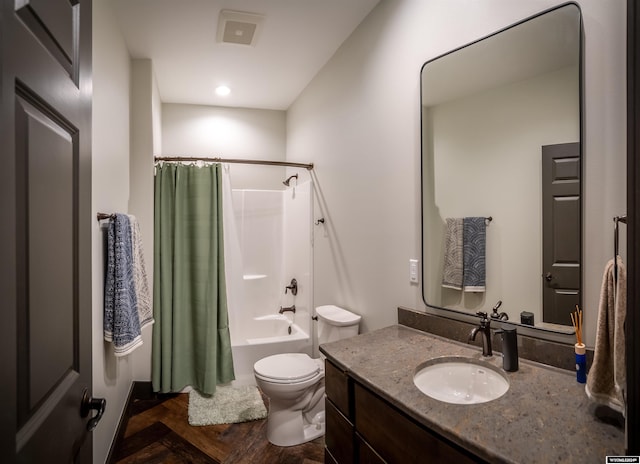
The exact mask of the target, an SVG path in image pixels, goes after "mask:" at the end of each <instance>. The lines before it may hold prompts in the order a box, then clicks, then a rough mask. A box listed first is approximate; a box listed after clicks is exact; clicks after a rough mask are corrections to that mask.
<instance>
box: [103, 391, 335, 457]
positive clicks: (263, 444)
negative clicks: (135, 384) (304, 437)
mask: <svg viewBox="0 0 640 464" xmlns="http://www.w3.org/2000/svg"><path fill="white" fill-rule="evenodd" d="M265 403H266V400H265ZM188 405H189V395H188V394H175V395H161V396H159V397H155V398H152V399H148V400H134V401H133V403H132V404H131V405H130V408H129V411H130V412H129V417H128V419H126V420H127V422H126V428H125V432H124V435H123V437H122V439H121V440H119V443H117V444H116V446H115V448H114V451H113V453H112V459H111V463H113V464H115V463H117V464H132V463H144V464H152V463H170V464H173V463H194V464H200V463H202V464H205V463H211V464H262V463H264V464H321V463H323V462H324V437H321V438H318V439H316V440H314V441H311V442H308V443H304V444H302V445H298V446H290V447H278V446H275V445H272V444H271V443H269V441H268V440H267V435H266V434H267V421H266V419H263V420H258V421H252V422H244V423H240V424H223V425H209V426H203V427H193V426H191V425H189V422H188Z"/></svg>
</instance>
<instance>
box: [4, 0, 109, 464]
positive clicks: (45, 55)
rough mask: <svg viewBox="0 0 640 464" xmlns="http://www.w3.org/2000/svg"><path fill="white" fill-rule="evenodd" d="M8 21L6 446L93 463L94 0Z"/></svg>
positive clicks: (25, 9)
mask: <svg viewBox="0 0 640 464" xmlns="http://www.w3.org/2000/svg"><path fill="white" fill-rule="evenodd" d="M0 21H1V24H0V31H1V38H0V40H1V41H2V42H1V45H2V61H1V63H0V66H1V70H2V95H1V98H0V103H1V108H2V110H1V111H2V114H1V127H0V130H1V131H2V132H1V133H2V146H1V148H0V149H1V152H0V156H1V163H0V198H2V200H1V201H2V211H1V212H2V216H1V220H0V253H1V259H0V295H1V296H0V305H1V307H2V320H1V322H0V343H1V345H0V347H1V353H2V356H1V358H2V361H1V363H2V371H1V372H2V391H1V392H0V396H1V397H2V412H1V413H0V417H2V419H0V421H1V422H0V424H1V425H2V443H1V445H2V448H1V449H0V454H1V455H2V460H3V462H12V461H14V460H15V461H17V462H29V463H45V462H47V463H62V462H65V463H66V462H73V461H76V462H91V453H92V449H91V434H90V433H89V432H88V430H87V425H88V422H89V421H90V419H91V417H92V416H93V415H94V414H95V412H91V411H90V410H89V409H88V408H85V409H84V410H83V408H82V402H83V396H84V397H85V406H87V405H90V403H89V402H88V401H87V400H88V399H89V398H90V396H91V332H92V331H91V328H92V326H91V226H92V225H93V223H92V221H91V138H90V134H91V2H90V1H85V0H82V1H80V0H2V11H1V12H0ZM92 405H93V406H96V405H97V403H96V402H95V401H94V402H93V404H92Z"/></svg>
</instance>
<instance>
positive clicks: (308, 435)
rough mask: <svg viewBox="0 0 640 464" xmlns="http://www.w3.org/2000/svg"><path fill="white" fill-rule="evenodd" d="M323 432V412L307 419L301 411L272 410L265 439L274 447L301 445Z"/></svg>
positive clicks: (321, 434) (324, 427)
mask: <svg viewBox="0 0 640 464" xmlns="http://www.w3.org/2000/svg"><path fill="white" fill-rule="evenodd" d="M309 419H310V420H309ZM325 430H326V425H325V414H324V411H321V412H319V413H317V414H316V415H315V416H313V418H307V417H306V416H304V415H303V413H302V411H295V412H294V411H283V410H280V411H278V410H276V411H274V410H273V409H272V410H271V411H269V417H268V418H267V439H268V440H269V442H270V443H271V444H273V445H276V446H295V445H301V444H302V443H306V442H308V441H311V440H315V439H316V438H319V437H321V436H323V435H324V433H325Z"/></svg>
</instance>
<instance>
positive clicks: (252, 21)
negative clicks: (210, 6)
mask: <svg viewBox="0 0 640 464" xmlns="http://www.w3.org/2000/svg"><path fill="white" fill-rule="evenodd" d="M263 19H264V16H262V15H259V14H254V13H243V12H241V11H231V10H222V11H220V19H219V20H218V37H217V40H218V42H223V43H232V44H239V45H252V46H253V45H255V43H256V40H257V37H258V34H259V33H260V28H261V26H262V21H263Z"/></svg>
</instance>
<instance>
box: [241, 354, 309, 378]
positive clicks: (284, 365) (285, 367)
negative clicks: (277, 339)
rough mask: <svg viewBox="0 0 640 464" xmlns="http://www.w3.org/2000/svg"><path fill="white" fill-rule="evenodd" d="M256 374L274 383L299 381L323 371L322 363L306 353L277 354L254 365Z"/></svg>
mask: <svg viewBox="0 0 640 464" xmlns="http://www.w3.org/2000/svg"><path fill="white" fill-rule="evenodd" d="M253 371H254V373H255V375H256V376H258V377H260V378H261V379H263V380H265V381H267V382H273V383H298V382H304V381H306V380H309V379H312V378H313V377H315V376H317V375H318V374H320V373H321V371H322V364H321V363H318V362H317V360H315V359H312V358H311V357H309V355H307V354H305V353H284V354H275V355H273V356H267V357H266V358H262V359H261V360H259V361H258V362H256V363H255V364H254V365H253Z"/></svg>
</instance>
